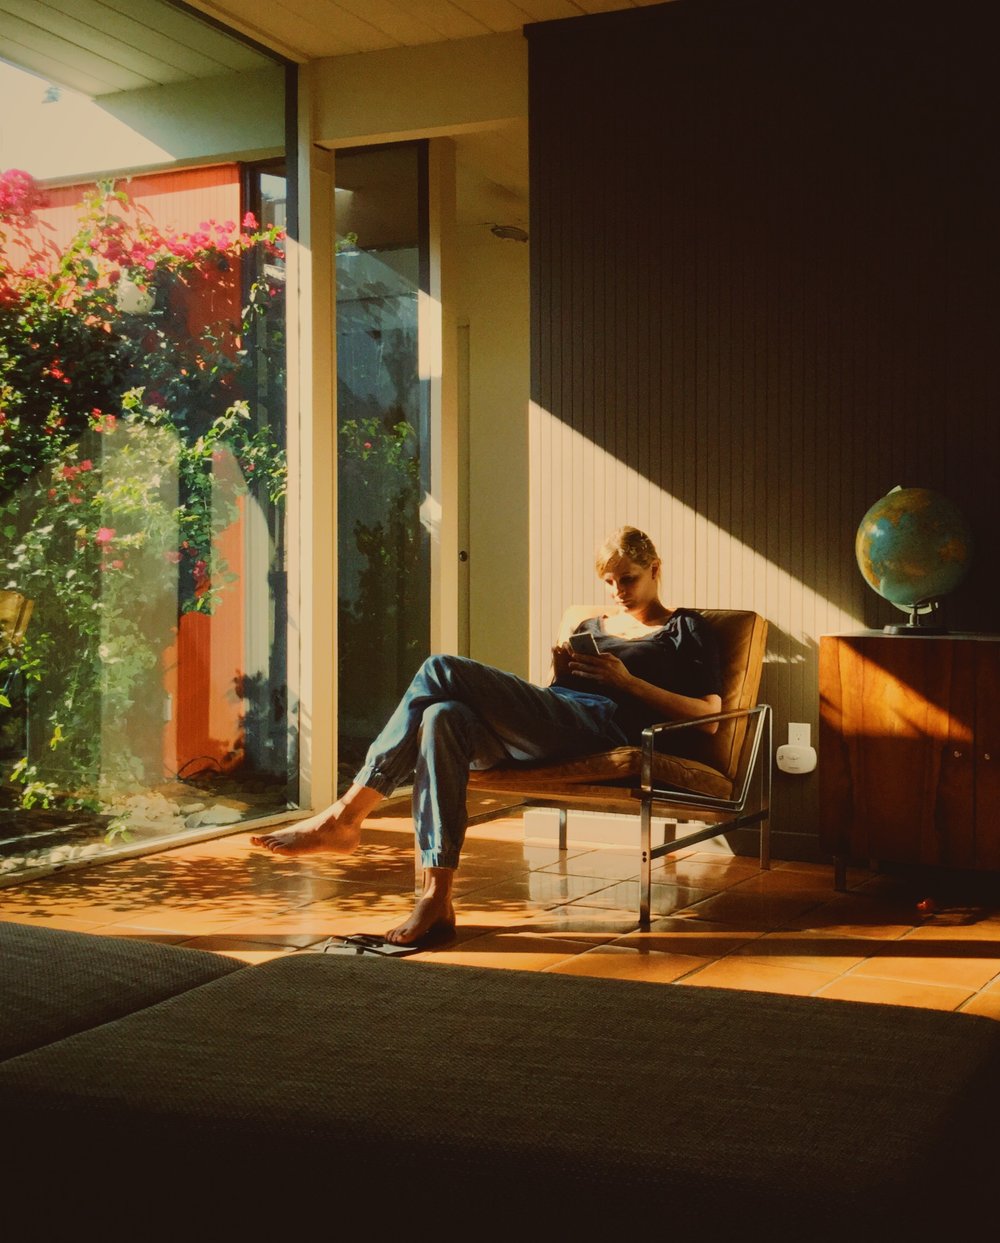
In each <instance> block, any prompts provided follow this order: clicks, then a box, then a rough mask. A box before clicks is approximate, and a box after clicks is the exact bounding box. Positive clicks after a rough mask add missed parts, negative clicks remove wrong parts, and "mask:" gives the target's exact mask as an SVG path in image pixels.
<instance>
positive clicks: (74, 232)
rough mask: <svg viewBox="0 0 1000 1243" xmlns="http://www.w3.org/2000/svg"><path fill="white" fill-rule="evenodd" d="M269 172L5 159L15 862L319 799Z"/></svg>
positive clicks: (10, 775)
mask: <svg viewBox="0 0 1000 1243" xmlns="http://www.w3.org/2000/svg"><path fill="white" fill-rule="evenodd" d="M247 171H248V176H247V177H246V178H244V180H245V181H246V182H247V183H248V186H249V197H248V188H247V185H244V186H243V187H242V188H241V170H240V169H238V168H237V167H236V166H235V165H230V166H217V167H215V168H212V169H187V170H180V171H177V172H172V173H164V174H151V175H148V176H146V177H136V178H134V179H132V181H131V183H130V185H129V188H128V190H127V191H126V190H125V189H124V188H123V187H121V186H117V185H114V184H112V183H101V184H98V185H96V186H67V187H60V188H59V189H56V190H49V191H42V190H41V189H40V188H39V187H38V186H36V185H35V184H34V183H33V182H32V181H31V179H30V178H28V177H26V175H25V174H13V173H10V172H8V173H6V174H2V175H0V182H2V185H0V389H2V411H0V575H2V577H0V694H2V699H0V877H4V876H6V877H7V878H8V879H9V878H10V877H11V876H17V875H24V874H30V872H31V871H32V870H34V869H38V868H40V867H46V866H53V865H59V864H65V863H72V862H79V861H85V860H90V859H93V858H95V857H102V856H107V855H111V854H113V853H114V852H115V851H116V850H118V849H119V848H120V847H122V846H127V847H129V848H132V847H134V846H136V845H138V846H140V847H141V846H143V845H154V846H155V845H157V844H162V843H164V842H166V841H168V840H172V839H176V838H177V837H178V836H181V837H183V836H184V835H185V834H195V833H197V834H198V835H205V834H206V833H210V832H213V831H216V832H217V831H219V829H220V828H221V827H222V826H225V825H230V824H235V823H239V822H240V821H242V820H244V819H246V818H250V817H253V816H259V815H263V814H268V813H272V812H275V811H278V810H283V809H285V808H286V807H287V806H288V804H289V801H290V800H292V801H293V800H294V799H295V797H296V786H295V783H294V780H292V779H291V778H292V774H294V772H295V755H294V749H293V736H292V732H291V731H290V729H289V719H288V704H287V694H286V692H285V689H284V688H285V685H286V669H285V667H286V662H287V653H286V650H285V630H286V626H285V618H286V608H285V599H284V592H285V588H284V549H283V511H284V497H285V474H286V466H285V452H284V435H285V413H284V409H285V399H284V256H283V232H282V229H281V222H280V220H279V215H278V214H279V212H280V206H281V203H282V202H283V197H284V196H283V179H282V177H281V176H280V170H276V169H271V170H269V171H267V172H266V173H265V174H261V173H260V172H259V171H257V170H247ZM251 203H252V204H253V210H251V211H249V212H248V211H246V210H244V209H245V208H246V207H247V206H248V205H249V204H251ZM213 207H214V208H216V209H220V208H221V209H223V210H224V211H225V215H223V214H222V213H221V211H220V214H219V215H218V216H215V215H212V214H211V211H212V208H213ZM258 217H260V218H259V219H258ZM17 600H21V601H25V602H27V603H28V604H29V605H30V609H31V613H30V617H29V619H28V621H27V625H26V626H22V627H20V630H16V629H15V626H14V624H13V623H11V622H9V621H5V620H4V619H5V618H7V617H8V616H9V615H11V609H10V607H9V606H10V604H11V602H12V601H17Z"/></svg>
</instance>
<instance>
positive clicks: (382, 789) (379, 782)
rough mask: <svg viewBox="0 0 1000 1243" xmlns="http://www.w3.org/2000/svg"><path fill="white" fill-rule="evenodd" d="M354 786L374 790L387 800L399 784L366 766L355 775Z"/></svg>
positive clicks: (368, 765)
mask: <svg viewBox="0 0 1000 1243" xmlns="http://www.w3.org/2000/svg"><path fill="white" fill-rule="evenodd" d="M354 784H355V785H357V786H366V787H367V788H368V789H369V790H376V791H377V792H378V793H379V794H381V795H382V797H383V798H389V796H390V795H391V794H393V793H394V792H395V790H396V787H397V786H398V785H399V782H398V781H396V780H395V779H394V778H392V777H387V776H386V775H385V773H383V772H380V771H379V770H378V769H377V768H373V767H372V766H371V765H370V764H366V765H365V766H364V768H362V769H361V771H360V772H358V773H357V774H356V775H355V778H354Z"/></svg>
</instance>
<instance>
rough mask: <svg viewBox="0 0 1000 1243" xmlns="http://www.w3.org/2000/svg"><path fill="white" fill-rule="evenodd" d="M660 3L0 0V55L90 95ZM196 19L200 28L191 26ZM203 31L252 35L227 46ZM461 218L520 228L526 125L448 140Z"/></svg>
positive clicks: (523, 212) (523, 213) (628, 0)
mask: <svg viewBox="0 0 1000 1243" xmlns="http://www.w3.org/2000/svg"><path fill="white" fill-rule="evenodd" d="M660 2H662V0H190V2H189V3H178V4H173V3H170V2H169V0H0V59H2V60H7V61H10V62H11V63H12V64H15V65H18V66H20V67H21V68H23V69H27V70H30V71H31V72H33V73H35V74H38V75H39V76H40V77H41V78H43V79H45V80H46V81H48V82H52V83H55V84H57V85H60V86H65V87H69V88H71V89H73V90H76V91H79V92H81V93H82V94H84V95H89V96H91V97H95V98H98V99H99V98H100V97H101V96H105V95H111V94H114V93H116V92H119V91H134V90H140V89H142V88H143V87H149V86H154V85H161V84H168V83H183V82H185V81H192V80H195V79H198V78H211V77H218V76H220V75H224V74H229V73H234V72H236V73H239V72H249V71H252V70H255V69H261V68H264V67H266V66H267V65H269V64H273V63H274V62H273V59H272V58H271V57H269V56H268V54H267V53H268V52H271V53H273V54H274V55H276V56H278V57H280V58H283V59H285V60H290V61H295V62H300V63H301V62H305V61H308V60H312V59H316V58H319V57H330V56H343V55H352V54H356V53H360V52H372V51H378V50H381V49H387V48H395V47H403V46H416V45H419V44H426V43H437V42H441V41H444V40H452V39H465V38H475V37H476V36H480V35H488V34H493V33H502V32H506V31H514V30H520V29H521V27H523V26H525V25H527V24H529V23H531V22H537V21H551V20H558V19H561V18H572V17H582V16H585V15H586V14H590V13H597V12H603V11H607V10H612V9H626V8H640V7H643V6H644V5H646V4H652V3H660ZM199 14H204V16H205V17H206V18H207V19H208V21H205V20H202V18H201V17H200V16H199ZM212 23H219V24H220V25H221V26H223V27H226V28H228V29H231V30H233V31H236V32H239V33H240V34H242V35H243V36H245V37H247V38H249V39H252V40H253V41H254V43H255V44H257V45H258V46H257V48H254V47H250V46H248V45H247V44H245V43H241V42H239V41H238V40H236V39H233V38H231V37H230V36H229V35H228V34H226V33H225V32H224V30H222V29H219V28H218V27H217V26H215V25H213V24H212ZM456 145H457V148H458V159H459V175H460V177H461V178H462V182H461V184H460V200H461V203H462V208H463V210H462V212H461V215H462V216H463V217H465V218H466V219H467V220H468V221H470V222H472V223H483V222H488V221H501V222H504V223H512V224H522V225H523V224H524V223H526V217H527V194H528V185H527V182H528V167H527V163H528V161H527V125H526V123H525V122H523V121H522V122H512V123H508V124H506V125H504V126H502V127H498V128H496V129H494V130H488V131H483V132H480V133H474V134H463V135H461V136H459V137H458V138H457V139H456Z"/></svg>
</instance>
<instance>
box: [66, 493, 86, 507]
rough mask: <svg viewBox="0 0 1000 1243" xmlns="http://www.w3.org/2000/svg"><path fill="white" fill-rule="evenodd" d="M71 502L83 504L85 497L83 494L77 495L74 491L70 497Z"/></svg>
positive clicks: (72, 503)
mask: <svg viewBox="0 0 1000 1243" xmlns="http://www.w3.org/2000/svg"><path fill="white" fill-rule="evenodd" d="M69 503H70V504H71V505H82V504H83V497H82V496H77V495H76V494H75V493H74V494H73V495H72V496H71V497H70V498H69Z"/></svg>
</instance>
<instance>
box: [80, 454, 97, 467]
mask: <svg viewBox="0 0 1000 1243" xmlns="http://www.w3.org/2000/svg"><path fill="white" fill-rule="evenodd" d="M93 469H94V463H93V462H92V461H91V460H90V458H89V457H88V458H84V459H83V461H82V462H81V463H80V470H93Z"/></svg>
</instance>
